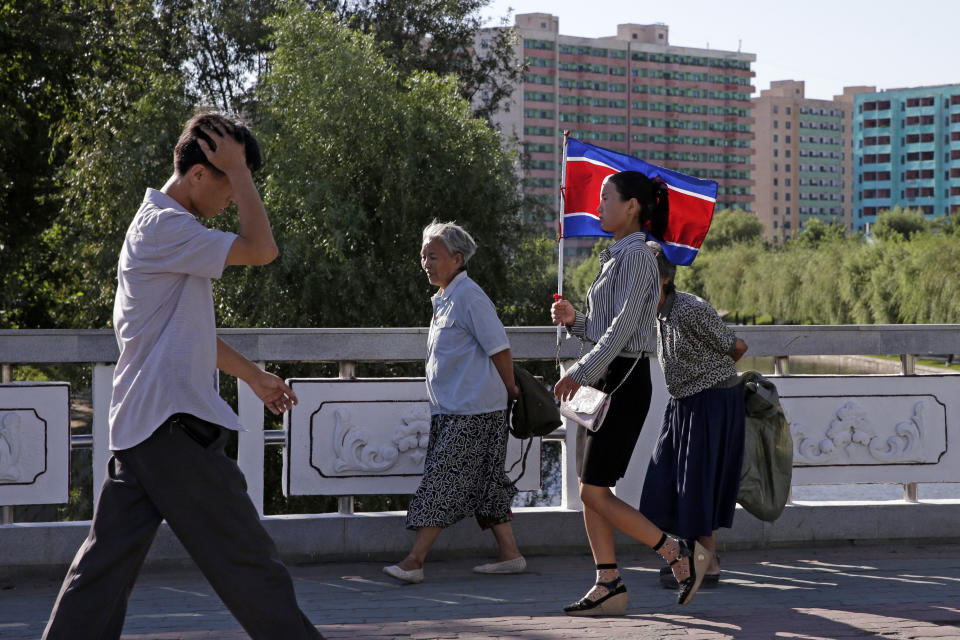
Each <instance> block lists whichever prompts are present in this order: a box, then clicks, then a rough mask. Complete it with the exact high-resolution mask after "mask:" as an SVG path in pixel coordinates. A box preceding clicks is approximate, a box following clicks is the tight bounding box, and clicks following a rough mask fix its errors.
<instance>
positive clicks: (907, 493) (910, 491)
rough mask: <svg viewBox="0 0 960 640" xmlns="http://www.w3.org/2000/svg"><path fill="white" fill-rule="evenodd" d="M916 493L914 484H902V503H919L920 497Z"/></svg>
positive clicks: (915, 484)
mask: <svg viewBox="0 0 960 640" xmlns="http://www.w3.org/2000/svg"><path fill="white" fill-rule="evenodd" d="M918 494H919V492H918V491H917V483H916V482H904V483H903V500H904V502H920V496H919V495H918Z"/></svg>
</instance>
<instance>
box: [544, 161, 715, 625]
mask: <svg viewBox="0 0 960 640" xmlns="http://www.w3.org/2000/svg"><path fill="white" fill-rule="evenodd" d="M597 212H598V213H599V217H600V225H601V227H602V229H603V230H604V231H606V232H608V233H611V234H613V244H612V245H610V247H609V248H607V249H605V250H604V251H602V252H601V253H600V272H599V273H598V274H597V277H596V279H595V280H594V282H593V284H592V285H591V286H590V289H589V291H588V292H587V311H586V313H581V312H579V311H575V310H574V308H573V306H572V305H571V304H570V303H569V302H567V301H566V300H558V301H557V302H555V303H554V304H553V306H552V307H551V310H550V315H551V319H552V320H553V323H554V324H564V325H566V326H567V328H568V329H569V330H570V331H572V332H573V333H574V335H576V336H577V337H579V338H582V339H586V340H587V341H589V342H592V343H593V345H594V346H593V347H592V348H591V349H590V350H589V352H587V353H586V354H584V355H583V356H582V357H581V358H580V359H579V360H578V361H577V363H576V364H574V365H573V366H572V367H570V368H569V369H567V370H566V372H565V374H564V376H563V377H562V378H561V379H560V380H559V381H558V382H557V384H556V386H555V387H554V394H555V395H556V397H557V398H558V399H560V400H566V399H569V398H570V397H572V396H573V394H574V393H576V391H577V389H579V388H580V386H581V385H590V386H594V387H597V388H599V389H601V390H602V391H605V392H607V393H610V392H612V391H614V390H616V392H615V393H612V394H611V396H610V407H609V410H608V412H607V415H606V418H605V419H604V421H603V424H602V425H601V427H600V428H599V429H598V430H597V431H588V430H587V429H585V428H584V427H582V426H581V427H579V428H578V430H577V475H578V477H579V478H580V498H581V500H582V501H583V517H584V524H585V526H586V530H587V537H588V539H589V541H590V550H591V551H592V553H593V558H594V561H595V563H596V567H597V575H596V583H595V584H594V586H593V587H592V588H591V589H590V590H589V591H588V592H587V593H586V595H584V596H583V598H581V599H580V600H578V601H577V602H574V603H572V604H570V605H567V606H566V607H564V611H565V612H566V613H567V614H568V615H571V616H596V615H623V614H624V613H625V612H626V609H627V589H626V587H625V586H624V584H623V580H622V579H621V577H620V573H619V570H618V568H617V560H616V551H615V548H614V537H613V533H614V529H620V530H621V531H623V532H624V533H626V534H627V535H629V536H631V537H633V538H635V539H637V540H639V541H641V542H643V543H645V544H647V545H649V546H650V547H651V548H653V550H654V551H656V552H657V553H659V554H660V556H661V557H663V558H664V560H666V561H667V562H669V563H670V565H671V567H672V569H673V573H674V575H675V576H676V578H677V581H678V584H679V592H678V597H677V600H678V602H679V603H680V604H687V603H688V602H689V601H690V599H691V598H692V597H693V595H694V593H696V591H697V589H698V588H699V586H700V581H701V580H702V576H703V572H704V570H705V568H706V566H707V564H708V563H709V562H710V553H709V552H708V551H707V550H706V549H705V548H704V547H703V546H702V545H700V544H699V543H693V545H691V544H690V543H689V542H688V541H686V540H681V539H678V538H675V537H672V536H668V535H666V534H665V533H664V532H663V531H661V530H660V529H659V528H658V527H657V526H655V525H654V524H653V523H651V522H650V521H649V520H648V519H647V518H645V517H644V516H643V515H642V514H641V513H640V512H639V511H637V510H636V509H634V508H633V507H631V506H630V505H628V504H627V503H625V502H623V501H622V500H620V499H619V498H617V497H616V496H615V495H614V494H613V492H612V491H611V487H613V486H614V485H616V483H617V481H618V480H619V479H620V478H622V477H623V476H624V474H625V473H626V470H627V466H628V465H629V463H630V456H631V454H632V452H633V449H634V447H635V446H636V443H637V438H638V437H639V435H640V429H641V428H642V427H643V422H644V420H645V418H646V414H647V411H648V409H649V408H650V398H651V394H652V388H651V382H650V364H649V359H648V358H649V355H650V354H652V353H654V351H655V349H656V346H655V340H656V324H655V317H656V311H657V303H658V302H659V300H660V279H659V274H658V271H657V262H656V258H655V257H654V255H653V252H652V251H651V249H650V247H648V246H647V244H646V240H647V236H646V233H647V231H649V232H650V233H652V234H653V235H655V236H657V237H663V232H664V231H665V229H666V226H667V219H668V215H669V207H668V202H667V189H666V187H665V185H663V184H662V183H660V182H657V181H654V180H651V179H650V178H648V177H647V176H645V175H643V174H642V173H640V172H638V171H621V172H619V173H616V174H613V175H611V176H609V178H607V179H606V181H605V182H604V184H603V188H602V190H601V196H600V205H599V207H598V208H597Z"/></svg>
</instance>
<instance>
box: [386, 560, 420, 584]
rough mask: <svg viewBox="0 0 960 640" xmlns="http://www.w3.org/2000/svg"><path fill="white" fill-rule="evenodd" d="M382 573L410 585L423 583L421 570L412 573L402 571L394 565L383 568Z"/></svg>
mask: <svg viewBox="0 0 960 640" xmlns="http://www.w3.org/2000/svg"><path fill="white" fill-rule="evenodd" d="M383 572H384V573H385V574H387V575H388V576H390V577H391V578H396V579H397V580H402V581H404V582H409V583H410V584H419V583H421V582H423V569H422V568H421V569H414V570H413V571H404V570H403V569H401V568H400V567H398V566H397V565H395V564H392V565H390V566H389V567H384V568H383Z"/></svg>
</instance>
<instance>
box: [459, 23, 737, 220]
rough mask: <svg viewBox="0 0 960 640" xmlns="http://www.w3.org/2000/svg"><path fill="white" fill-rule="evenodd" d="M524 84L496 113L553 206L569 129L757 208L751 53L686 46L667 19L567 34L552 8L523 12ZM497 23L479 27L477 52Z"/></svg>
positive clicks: (533, 186) (727, 201) (533, 189)
mask: <svg viewBox="0 0 960 640" xmlns="http://www.w3.org/2000/svg"><path fill="white" fill-rule="evenodd" d="M516 30H517V32H518V34H519V41H518V43H517V47H518V51H517V54H518V55H521V56H522V57H523V59H524V61H525V62H526V64H527V66H528V68H527V72H526V74H525V75H524V82H523V85H522V87H518V88H517V89H516V90H515V91H514V94H513V97H512V99H511V103H510V104H508V105H507V108H506V109H505V110H501V111H500V112H499V113H498V114H497V116H496V118H495V120H496V123H497V124H498V126H500V128H501V130H502V131H503V132H504V134H506V135H510V134H514V135H515V136H516V138H517V139H518V141H519V142H520V143H521V144H522V146H523V149H524V150H525V151H526V155H525V157H526V159H527V165H526V166H525V167H524V178H525V185H526V186H525V188H526V190H527V192H528V193H531V194H537V195H541V196H543V198H544V200H546V201H547V202H549V203H550V204H555V198H556V194H557V191H558V188H559V185H560V170H561V163H562V132H563V131H564V130H569V131H570V132H571V135H572V136H573V137H575V138H578V139H580V140H583V141H584V142H589V143H591V144H595V145H597V146H600V147H604V148H607V149H611V150H613V151H618V152H620V153H625V154H629V155H633V156H635V157H639V158H642V159H644V160H646V161H647V162H651V163H654V164H658V165H661V166H664V167H669V168H671V169H675V170H678V171H681V172H683V173H686V174H688V175H693V176H697V177H701V178H709V179H711V180H716V181H717V182H718V183H719V185H720V189H719V194H718V197H717V208H718V209H720V208H724V207H738V208H741V209H744V210H751V209H752V207H753V200H754V194H753V191H752V186H753V176H752V171H753V161H752V153H753V149H752V145H751V142H752V139H753V131H752V125H753V117H752V115H751V107H752V104H751V102H750V96H751V93H752V92H753V87H752V86H751V78H753V76H754V72H753V71H752V70H751V68H750V65H751V63H752V62H753V61H755V60H756V56H755V55H754V54H752V53H741V52H738V51H719V50H715V49H701V48H693V47H679V46H674V45H671V44H670V42H669V28H668V27H667V25H664V24H653V25H638V24H621V25H618V26H617V35H615V36H611V37H608V38H581V37H575V36H565V35H560V28H559V19H558V18H557V17H556V16H553V15H551V14H548V13H527V14H520V15H517V16H516ZM490 37H491V30H484V31H481V32H480V33H479V34H478V41H477V48H478V52H479V53H480V55H483V49H484V48H485V47H486V46H487V44H488V42H489V38H490Z"/></svg>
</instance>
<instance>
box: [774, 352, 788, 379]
mask: <svg viewBox="0 0 960 640" xmlns="http://www.w3.org/2000/svg"><path fill="white" fill-rule="evenodd" d="M789 360H790V358H789V357H788V356H776V357H775V358H774V359H773V373H774V375H778V376H788V375H790V362H789Z"/></svg>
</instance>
